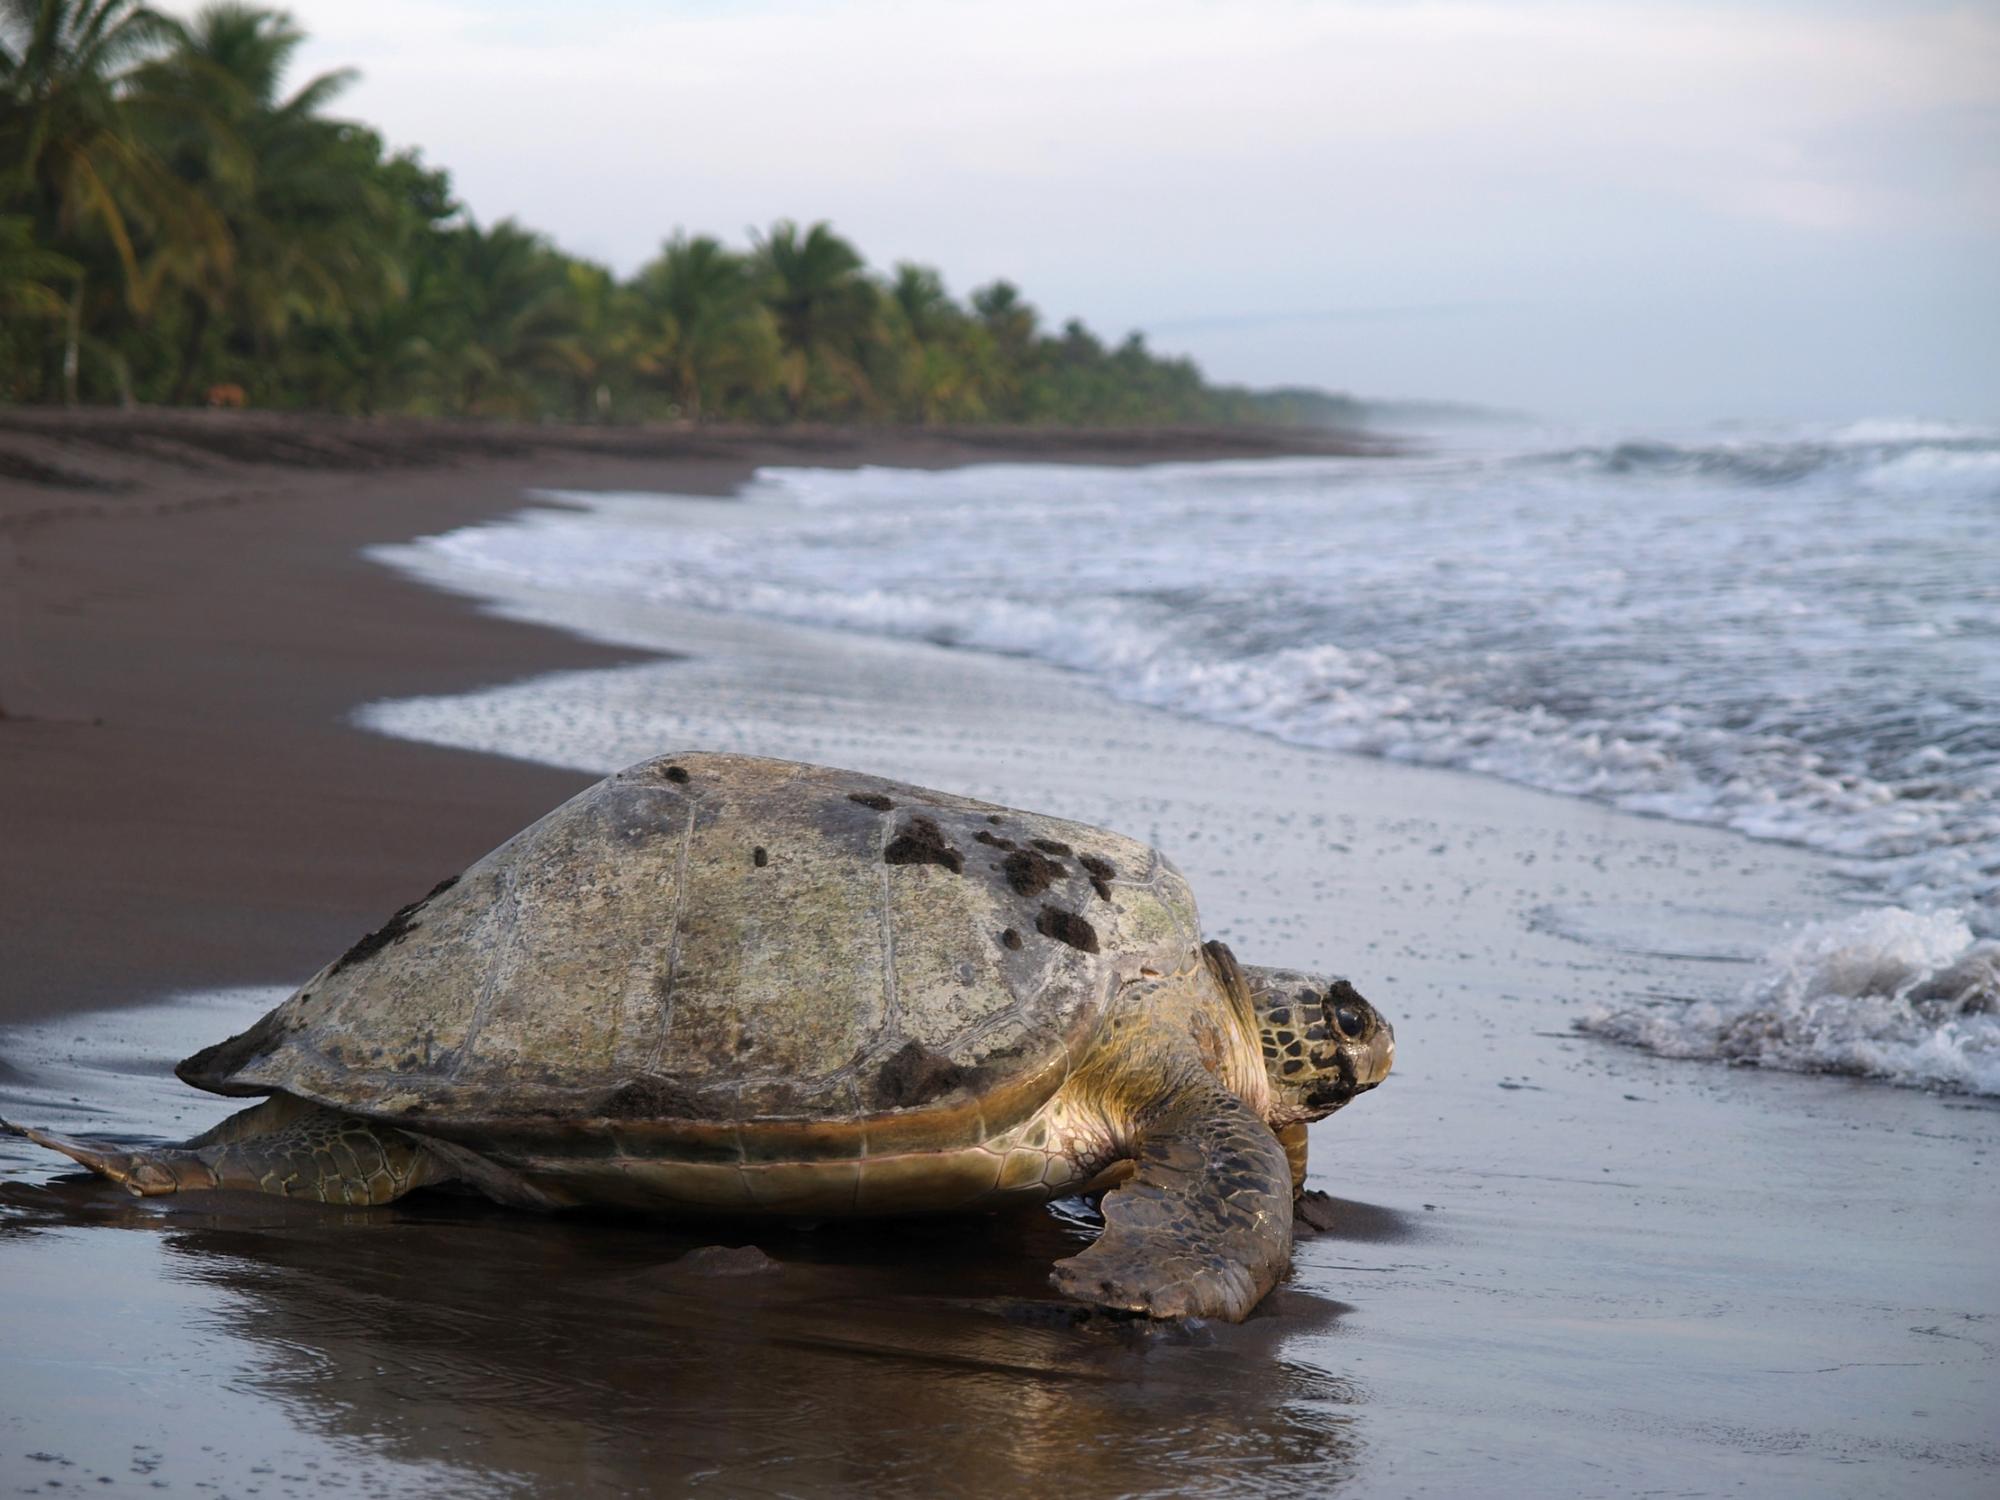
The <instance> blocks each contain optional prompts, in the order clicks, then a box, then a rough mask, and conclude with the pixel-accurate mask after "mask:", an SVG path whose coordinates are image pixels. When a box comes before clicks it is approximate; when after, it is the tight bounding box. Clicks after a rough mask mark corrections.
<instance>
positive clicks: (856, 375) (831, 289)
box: [757, 219, 879, 419]
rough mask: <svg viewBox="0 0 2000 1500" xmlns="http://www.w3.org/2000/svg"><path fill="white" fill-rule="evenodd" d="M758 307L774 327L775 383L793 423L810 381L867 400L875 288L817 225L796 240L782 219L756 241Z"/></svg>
mask: <svg viewBox="0 0 2000 1500" xmlns="http://www.w3.org/2000/svg"><path fill="white" fill-rule="evenodd" d="M757 263H758V269H759V271H760V272H761V280H762V281H763V284H764V285H763V289H764V303H765V305H766V306H767V307H769V308H770V309H771V316H772V318H773V319H774V320H775V321H776V323H777V331H778V347H779V350H780V364H779V378H780V381H781V383H782V384H783V387H784V392H785V401H786V405H787V407H788V409H789V410H790V412H791V415H792V416H793V418H794V419H796V418H797V417H798V416H799V415H800V414H801V413H802V412H803V411H804V409H805V405H806V401H807V397H808V395H809V394H810V393H811V390H812V387H813V384H814V379H815V377H819V378H820V380H821V383H822V384H824V385H830V386H831V387H832V388H833V391H834V392H838V393H840V394H844V395H849V396H852V397H857V398H859V399H860V400H862V401H866V400H867V399H869V398H870V397H871V396H872V394H873V392H872V391H871V390H870V388H869V383H868V378H867V375H866V374H865V373H864V371H863V368H862V353H863V348H864V346H865V345H866V344H867V343H868V342H869V341H871V340H872V339H874V338H875V337H876V336H877V333H878V331H879V321H878V318H877V309H876V291H875V286H874V284H873V283H872V282H870V281H869V279H868V276H867V273H866V271H865V269H864V267H863V263H862V260H861V255H860V253H859V252H858V251H857V250H855V248H854V247H853V246H852V245H850V244H848V243H847V241H846V240H844V239H842V238H841V237H840V236H839V235H837V234H835V233H834V232H833V229H832V227H831V226H830V225H828V224H826V223H825V222H824V221H822V222H820V223H817V224H815V225H813V226H812V228H810V229H808V230H807V231H806V232H805V233H804V234H803V235H802V234H800V233H799V228H798V225H796V224H794V223H792V222H791V220H789V219H784V220H780V221H779V222H778V223H777V224H774V225H773V226H772V227H771V232H770V233H769V234H767V235H764V236H761V237H758V238H757Z"/></svg>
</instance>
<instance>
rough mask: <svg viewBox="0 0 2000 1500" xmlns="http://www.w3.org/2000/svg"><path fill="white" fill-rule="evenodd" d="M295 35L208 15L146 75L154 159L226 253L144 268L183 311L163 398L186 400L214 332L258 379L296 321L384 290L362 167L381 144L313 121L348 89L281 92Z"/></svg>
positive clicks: (183, 248) (188, 254) (343, 83)
mask: <svg viewBox="0 0 2000 1500" xmlns="http://www.w3.org/2000/svg"><path fill="white" fill-rule="evenodd" d="M304 40H305V33H304V32H303V31H301V30H300V29H299V27H298V26H297V24H296V23H295V22H294V21H293V20H292V18H291V17H290V16H288V15H285V14H284V13H282V12H280V11H273V10H265V9H261V8H259V7H256V6H250V5H244V4H238V3H233V0H230V3H222V4H216V5H211V6H209V7H207V8H206V9H204V10H202V11H201V12H199V13H198V14H197V15H196V16H195V18H194V20H193V21H192V22H190V23H189V24H188V26H187V27H186V29H185V31H184V32H183V34H182V36H181V37H180V38H179V39H178V42H177V44H176V45H175V47H174V48H173V50H172V52H171V53H170V54H169V55H168V56H167V57H165V58H164V59H162V60H160V61H159V62H157V63H155V64H153V65H151V66H150V67H149V68H148V69H147V70H146V82H147V84H148V89H147V96H148V97H147V104H146V106H145V110H146V113H147V115H148V117H149V118H150V119H151V121H152V128H153V133H154V134H155V136H156V139H157V140H158V142H159V149H160V152H161V154H162V155H163V156H164V157H165V158H166V159H167V160H168V161H169V162H170V163H171V164H172V165H173V167H174V169H175V171H176V173H177V175H179V176H180V177H181V179H182V180H183V181H185V182H187V183H188V184H189V185H190V186H192V187H193V188H195V189H196V190H197V191H198V192H200V193H201V194H202V195H203V197H204V198H206V199H207V201H209V202H210V203H211V204H212V205H213V206H214V207H215V209H216V211H217V212H218V213H219V215H220V216H221V218H222V220H223V223H224V226H225V228H226V231H227V236H228V239H227V244H226V245H225V246H224V247H222V251H223V253H218V250H217V248H216V247H214V246H210V245H205V244H201V243H198V242H188V241H186V240H180V241H171V240H170V241H168V242H166V243H165V244H163V245H162V246H161V247H160V249H159V251H158V252H157V257H156V260H155V263H154V269H155V272H156V274H157V275H159V276H160V277H161V279H162V280H163V281H166V282H169V283H171V284H172V285H174V286H175V287H177V288H178V289H179V290H180V293H181V295H182V298H183V300H184V303H185V318H184V324H183V329H182V339H181V347H180V352H179V361H178V369H177V371H176V374H175V378H174V384H173V390H172V395H171V397H170V399H172V400H174V401H177V402H178V401H184V400H186V399H187V397H188V395H189V393H190V391H191V390H192V387H193V383H194V376H195V372H196V368H197V365H198V362H199V360H200V359H201V357H202V354H203V351H204V346H205V343H206V340H207V336H208V332H209V327H210V324H211V322H213V321H215V320H217V319H223V320H225V321H226V323H227V325H228V327H229V328H230V329H231V330H232V331H233V333H234V335H235V337H236V338H237V340H238V341H239V343H240V344H242V345H243V346H245V347H243V348H242V349H241V351H240V352H241V353H243V354H245V355H251V354H254V355H255V356H257V360H256V363H257V367H258V368H259V369H260V370H261V369H268V368H269V366H270V362H271V360H270V357H271V354H272V351H273V350H274V348H275V347H276V346H277V344H278V342H279V341H280V340H281V339H282V338H283V337H284V335H285V333H286V331H287V330H288V329H289V328H290V327H291V326H292V325H293V324H294V323H295V322H297V321H299V320H301V319H307V320H310V319H322V320H324V319H327V318H338V317H340V316H342V315H343V314H344V313H345V312H346V310H347V309H348V306H349V304H350V303H351V302H352V301H353V300H355V299H356V298H357V297H365V296H367V295H368V294H369V293H370V292H373V291H378V290H380V289H381V288H382V286H383V284H384V282H385V279H386V278H389V277H392V276H393V274H394V272H393V268H392V267H391V265H390V263H389V259H388V254H389V249H390V247H389V244H388V232H389V226H388V217H389V212H390V205H389V204H388V202H387V201H386V199H385V197H384V195H383V194H382V192H381V191H380V189H379V187H378V186H377V185H376V183H375V181H374V175H373V173H372V171H371V170H370V169H371V168H372V167H373V166H374V165H375V162H376V160H377V159H378V158H379V156H380V154H381V149H380V143H379V142H378V141H377V140H376V139H375V138H374V136H373V135H372V134H371V133H369V132H367V131H363V130H360V129H359V128H358V127H355V126H350V125H346V124H344V123H342V122H339V121H334V120H328V119H325V118H323V117H322V115H321V113H320V112H321V110H322V109H323V108H324V107H325V106H326V105H327V104H328V103H330V102H331V101H332V100H333V99H334V98H335V97H336V96H337V95H338V94H339V93H340V91H341V90H342V89H344V88H345V87H347V85H348V84H349V83H350V82H352V80H353V77H354V75H353V73H352V71H351V70H348V69H341V70H338V71H335V72H330V73H322V74H320V75H318V76H317V77H315V78H312V79H310V80H309V81H307V82H306V83H305V84H304V85H303V86H301V87H300V88H298V89H296V90H294V91H293V92H292V93H290V94H289V95H286V94H283V93H282V92H281V89H282V84H283V82H284V77H285V74H286V72H287V70H288V69H289V67H290V64H291V60H292V57H293V55H294V53H296V52H297V50H298V48H299V46H300V44H301V43H302V42H303V41H304Z"/></svg>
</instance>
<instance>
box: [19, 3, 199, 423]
mask: <svg viewBox="0 0 2000 1500" xmlns="http://www.w3.org/2000/svg"><path fill="white" fill-rule="evenodd" d="M178 35H179V28H178V27H177V26H175V24H174V23H173V22H172V21H169V20H167V19H166V18H165V17H163V16H160V15H157V14H155V13H154V12H153V11H151V10H148V9H147V8H146V7H144V6H143V5H140V4H138V3H136V0H0V162H4V163H5V167H4V169H0V201H5V202H6V203H9V204H13V205H15V206H17V207H19V208H21V209H23V210H24V211H25V212H26V213H27V215H28V216H29V218H30V219H31V221H32V222H33V225H34V231H35V238H36V239H37V240H38V241H40V242H41V243H42V244H43V245H44V246H47V247H48V248H50V249H51V250H53V251H55V252H57V253H60V254H63V255H65V256H67V257H68V258H69V259H71V260H72V261H74V262H75V263H77V264H78V266H79V271H78V273H77V274H76V276H75V277H74V278H73V279H72V286H71V289H70V296H69V301H68V306H67V309H66V311H67V314H68V317H67V327H66V331H65V337H64V351H63V373H62V382H63V393H64V398H65V399H66V400H68V401H70V402H72V403H74V402H75V400H76V398H77V375H78V351H79V348H80V345H81V342H82V322H83V310H84V303H85V294H86V286H87V282H88V280H89V271H90V267H91V262H92V261H93V259H94V258H95V257H93V256H92V254H91V250H92V249H93V246H92V244H91V236H92V235H93V234H96V235H101V236H103V239H104V240H105V241H107V242H108V243H109V246H110V249H111V251H112V252H113V254H114V256H115V262H116V265H117V266H118V268H120V269H121V270H122V271H123V274H124V280H125V287H126V302H127V304H128V305H129V306H130V307H131V309H132V310H133V311H134V312H139V311H143V310H144V307H145V304H146V300H147V299H146V294H145V286H144V283H143V281H142V279H141V277H140V271H139V254H138V251H137V249H136V248H135V239H136V237H137V235H136V231H137V230H138V229H140V228H141V227H142V225H143V221H145V220H146V219H151V220H152V221H153V222H154V226H155V228H156V229H158V230H160V231H163V232H166V233H168V234H172V235H176V236H179V237H183V238H187V239H192V240H212V239H213V238H214V237H215V235H216V225H215V222H214V218H213V215H212V214H210V213H208V212H207V211H206V209H205V207H204V205H203V204H202V203H201V202H200V201H199V200H198V199H197V198H195V197H194V196H193V195H191V194H188V193H186V192H183V191H180V190H179V186H178V184H177V183H176V182H175V181H174V178H173V175H172V174H171V173H170V172H168V171H167V170H166V168H165V167H164V165H163V164H162V163H161V162H160V161H159V159H158V158H157V157H156V156H155V155H154V154H153V153H152V152H151V151H150V150H149V149H148V148H147V146H146V145H145V143H144V142H143V141H142V140H141V139H140V138H139V136H138V134H137V132H136V131H135V129H134V121H135V116H134V115H133V113H132V111H131V110H130V108H129V106H130V105H131V104H132V103H133V102H134V100H135V96H136V95H138V94H139V93H140V92H141V90H140V87H139V75H140V73H141V71H142V69H143V66H144V64H146V63H147V62H148V61H150V60H151V59H153V58H154V57H156V56H157V55H158V54H159V53H160V52H162V51H163V50H164V49H165V48H166V47H168V46H169V45H171V44H172V42H173V41H174V39H175V38H176V37H177V36H178Z"/></svg>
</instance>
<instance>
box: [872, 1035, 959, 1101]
mask: <svg viewBox="0 0 2000 1500" xmlns="http://www.w3.org/2000/svg"><path fill="white" fill-rule="evenodd" d="M980 1071H981V1070H979V1069H975V1068H966V1067H961V1066H960V1065H959V1064H957V1063H955V1062H953V1061H952V1060H951V1059H950V1058H948V1057H946V1056H945V1055H944V1054H943V1053H942V1052H935V1051H933V1050H932V1049H931V1048H929V1047H926V1046H925V1045H924V1044H923V1043H922V1042H905V1043H904V1044H903V1045H902V1047H901V1048H900V1049H899V1050H898V1051H897V1052H896V1054H895V1055H894V1056H893V1057H891V1058H890V1059H889V1060H888V1061H887V1062H885V1063H883V1064H882V1068H881V1071H880V1072H878V1073H877V1074H876V1075H875V1098H876V1100H877V1102H878V1103H880V1104H883V1105H886V1106H887V1107H888V1108H890V1109H912V1108H914V1107H915V1106H917V1105H919V1104H928V1103H930V1101H931V1100H933V1099H935V1098H937V1097H938V1096H939V1095H940V1094H948V1093H950V1092H951V1091H952V1090H953V1089H958V1088H965V1087H966V1086H968V1085H970V1084H971V1083H973V1082H975V1081H976V1080H977V1078H978V1076H979V1073H980Z"/></svg>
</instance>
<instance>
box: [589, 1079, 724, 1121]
mask: <svg viewBox="0 0 2000 1500" xmlns="http://www.w3.org/2000/svg"><path fill="white" fill-rule="evenodd" d="M598 1109H599V1111H600V1112H601V1113H602V1114H604V1115H605V1116H606V1117H607V1118H609V1119H613V1120H708V1119H714V1118H715V1117H716V1109H715V1107H714V1106H713V1105H712V1104H710V1103H709V1102H708V1101H707V1100H705V1099H703V1098H702V1097H701V1096H700V1095H699V1094H697V1093H695V1092H694V1091H693V1090H692V1089H689V1088H687V1087H685V1086H684V1085H682V1084H679V1083H676V1082H674V1080H673V1079H671V1078H656V1077H654V1076H652V1075H651V1074H645V1075H643V1076H641V1077H638V1078H634V1079H633V1080H632V1081H631V1082H630V1083H626V1084H622V1085H620V1086H619V1087H618V1088H615V1089H613V1090H612V1091H611V1092H610V1093H608V1094H606V1095H605V1096H604V1102H603V1103H602V1104H600V1105H599V1106H598Z"/></svg>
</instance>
